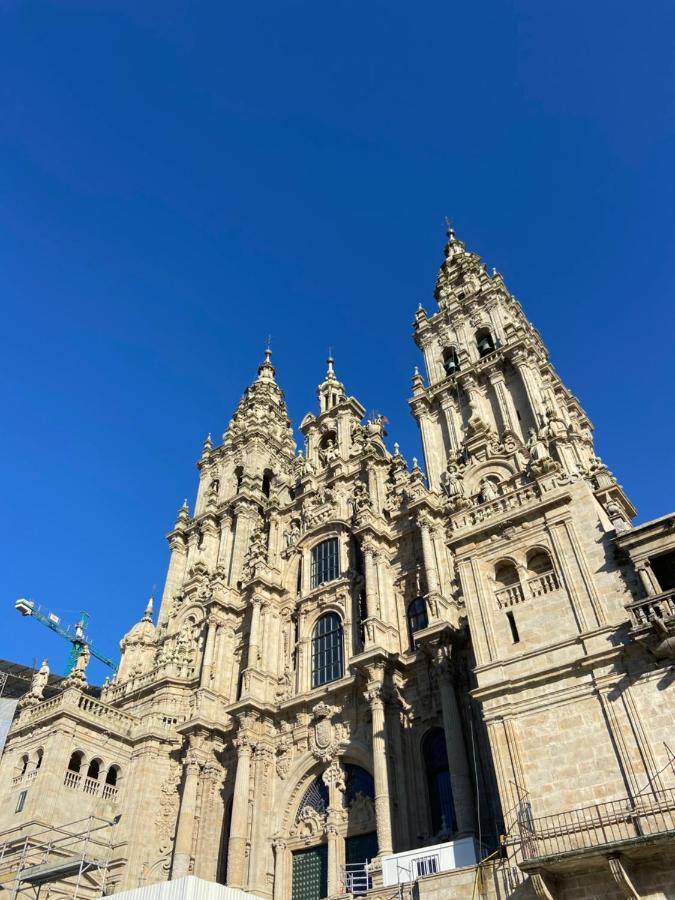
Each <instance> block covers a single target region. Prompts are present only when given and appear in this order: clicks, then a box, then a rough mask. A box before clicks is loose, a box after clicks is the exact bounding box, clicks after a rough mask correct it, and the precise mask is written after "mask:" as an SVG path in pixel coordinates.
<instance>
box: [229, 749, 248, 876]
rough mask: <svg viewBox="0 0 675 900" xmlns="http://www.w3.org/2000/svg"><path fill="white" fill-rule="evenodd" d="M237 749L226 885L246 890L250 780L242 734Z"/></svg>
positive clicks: (246, 752)
mask: <svg viewBox="0 0 675 900" xmlns="http://www.w3.org/2000/svg"><path fill="white" fill-rule="evenodd" d="M234 743H235V746H236V748H237V774H236V776H235V780H234V795H233V797H232V822H231V824H230V843H229V845H228V851H227V883H228V885H229V886H230V887H238V888H244V887H245V884H244V882H245V876H246V872H245V864H246V838H247V831H248V792H249V787H250V780H251V752H252V750H253V746H252V743H251V739H250V737H249V736H248V735H247V734H245V733H241V732H240V733H239V734H238V735H237V737H236V739H235V742H234Z"/></svg>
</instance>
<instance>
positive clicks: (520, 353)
mask: <svg viewBox="0 0 675 900" xmlns="http://www.w3.org/2000/svg"><path fill="white" fill-rule="evenodd" d="M512 362H513V365H514V366H515V367H516V369H517V370H518V374H519V375H520V380H521V381H522V383H523V387H524V388H525V394H526V395H527V400H528V403H529V405H530V411H531V414H532V421H533V422H534V425H535V428H537V429H539V428H541V426H542V425H543V424H544V409H543V403H542V401H541V390H539V389H538V387H537V385H536V383H535V379H534V376H533V374H532V370H531V368H530V366H529V363H528V360H527V353H526V352H525V350H516V352H515V353H514V354H513V356H512Z"/></svg>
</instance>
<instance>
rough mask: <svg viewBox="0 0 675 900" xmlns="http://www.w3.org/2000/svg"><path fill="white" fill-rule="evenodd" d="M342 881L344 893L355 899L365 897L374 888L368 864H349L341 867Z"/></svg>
mask: <svg viewBox="0 0 675 900" xmlns="http://www.w3.org/2000/svg"><path fill="white" fill-rule="evenodd" d="M341 880H342V885H343V887H344V893H347V894H353V895H354V896H355V897H360V896H363V895H364V894H365V893H366V892H367V891H369V890H370V889H371V888H372V886H373V879H372V877H371V876H370V873H369V871H368V863H367V862H359V863H347V864H346V865H344V866H341Z"/></svg>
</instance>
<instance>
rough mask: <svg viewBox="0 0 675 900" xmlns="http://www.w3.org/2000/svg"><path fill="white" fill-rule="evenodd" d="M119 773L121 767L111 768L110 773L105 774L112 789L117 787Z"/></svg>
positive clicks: (106, 780)
mask: <svg viewBox="0 0 675 900" xmlns="http://www.w3.org/2000/svg"><path fill="white" fill-rule="evenodd" d="M119 772H120V770H119V766H110V768H109V769H108V771H107V772H106V773H105V783H106V784H109V785H111V787H115V786H116V785H117V779H118V777H119Z"/></svg>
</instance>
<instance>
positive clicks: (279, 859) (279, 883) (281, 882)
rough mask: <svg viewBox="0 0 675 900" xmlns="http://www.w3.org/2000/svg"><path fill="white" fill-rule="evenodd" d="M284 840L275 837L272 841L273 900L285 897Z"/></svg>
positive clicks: (282, 899) (280, 899)
mask: <svg viewBox="0 0 675 900" xmlns="http://www.w3.org/2000/svg"><path fill="white" fill-rule="evenodd" d="M286 846H287V845H286V841H285V840H284V839H283V838H280V837H277V838H275V839H274V840H273V841H272V849H273V850H274V894H273V900H284V898H285V897H286V893H287V892H286V884H285V881H286V878H285V875H286V871H285V870H286Z"/></svg>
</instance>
